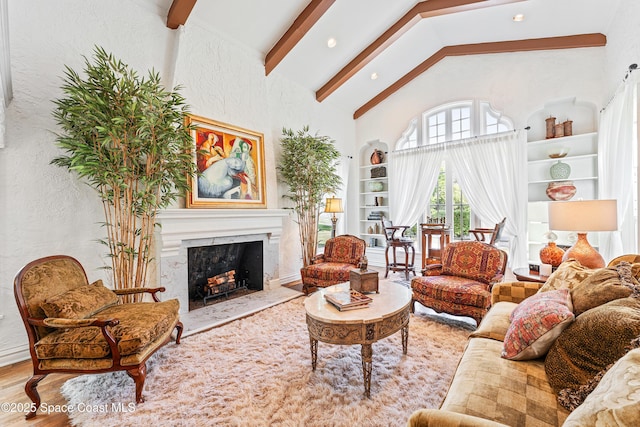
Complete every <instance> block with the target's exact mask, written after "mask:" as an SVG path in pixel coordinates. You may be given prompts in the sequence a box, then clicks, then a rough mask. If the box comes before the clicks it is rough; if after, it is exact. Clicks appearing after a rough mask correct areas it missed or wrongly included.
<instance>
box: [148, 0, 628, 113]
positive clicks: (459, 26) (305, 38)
mask: <svg viewBox="0 0 640 427" xmlns="http://www.w3.org/2000/svg"><path fill="white" fill-rule="evenodd" d="M154 1H156V2H157V3H158V4H159V6H160V7H164V8H166V10H167V26H168V27H169V28H178V27H179V26H180V25H185V26H187V27H188V26H189V25H190V24H193V23H197V24H198V25H208V26H210V27H211V29H212V31H216V32H219V33H221V34H224V35H225V36H226V37H230V38H232V39H235V40H236V41H237V42H239V43H242V44H244V45H246V46H247V47H248V48H250V49H252V50H255V51H257V52H258V53H259V55H261V57H262V58H263V59H264V64H265V75H269V74H271V73H280V74H282V75H284V76H285V77H287V78H288V79H290V80H292V81H295V82H297V83H298V84H300V85H302V86H304V87H306V88H308V89H309V90H311V91H313V92H314V93H315V95H316V99H317V100H318V102H323V101H325V100H328V99H331V100H332V101H335V102H337V103H340V104H341V105H343V106H345V107H346V108H348V109H349V110H351V111H353V115H354V118H358V117H360V116H362V115H363V114H365V113H366V112H367V111H369V110H370V109H371V108H373V107H375V106H376V105H377V104H379V103H380V102H382V101H383V100H384V99H385V98H387V97H388V96H390V95H392V94H393V93H394V92H395V91H397V90H398V89H399V88H401V87H402V86H404V85H405V84H407V83H409V82H410V81H411V80H413V79H414V78H416V77H417V76H419V75H421V74H422V73H428V72H429V71H428V70H429V68H431V67H432V66H434V65H436V64H437V63H438V62H439V61H441V60H443V59H444V58H446V57H447V56H460V55H478V54H486V53H503V52H516V51H532V50H543V49H571V48H582V47H598V46H604V45H605V44H606V33H607V30H608V28H609V24H610V22H611V20H612V17H613V14H614V13H615V10H616V8H617V6H618V4H619V2H620V0H562V1H558V0H426V1H415V0H392V1H390V0H339V1H336V0H232V1H229V0H200V1H197V0H154ZM518 14H522V15H524V20H522V21H519V22H517V21H515V20H514V19H513V18H514V16H516V15H518ZM331 38H333V39H335V41H336V44H335V47H333V48H330V47H328V40H329V39H331ZM374 73H375V74H376V75H377V78H376V79H372V75H373V74H374Z"/></svg>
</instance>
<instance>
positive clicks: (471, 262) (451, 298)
mask: <svg viewBox="0 0 640 427" xmlns="http://www.w3.org/2000/svg"><path fill="white" fill-rule="evenodd" d="M506 267H507V253H506V252H504V251H503V250H501V249H498V248H496V247H495V246H492V245H489V244H487V243H483V242H474V241H471V242H467V241H464V242H453V243H450V244H449V245H447V246H446V247H445V248H444V251H443V254H442V264H431V265H429V266H427V269H426V270H425V271H424V272H423V274H424V275H423V276H421V277H415V278H413V280H411V290H412V301H411V304H412V305H411V308H412V310H414V309H415V303H416V302H419V303H420V304H422V305H424V306H425V307H430V308H432V309H434V310H435V311H437V312H439V313H440V312H445V313H449V314H453V315H458V316H468V317H472V318H473V319H475V321H476V322H477V323H478V324H480V321H481V320H482V318H483V317H484V315H485V314H486V313H487V311H488V310H489V307H490V306H491V288H492V287H493V285H494V284H495V283H498V282H500V281H501V280H502V278H503V277H504V272H505V269H506Z"/></svg>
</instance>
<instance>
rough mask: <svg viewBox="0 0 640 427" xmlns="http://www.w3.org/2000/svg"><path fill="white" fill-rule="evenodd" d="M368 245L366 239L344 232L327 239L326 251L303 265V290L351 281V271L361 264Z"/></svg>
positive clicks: (312, 290)
mask: <svg viewBox="0 0 640 427" xmlns="http://www.w3.org/2000/svg"><path fill="white" fill-rule="evenodd" d="M366 248H367V245H366V243H365V241H364V240H362V239H360V238H358V237H356V236H352V235H350V234H343V235H341V236H336V237H333V238H331V239H329V240H327V243H325V245H324V253H322V254H319V255H316V256H315V257H314V258H313V260H312V264H310V265H307V266H306V267H302V268H301V269H300V275H301V276H302V290H303V292H304V293H305V294H309V293H310V292H314V291H315V290H316V289H317V288H319V287H320V288H326V287H327V286H331V285H335V284H338V283H343V282H348V281H349V272H350V271H351V269H352V268H356V267H358V266H359V265H360V260H361V259H362V256H363V255H364V253H365V250H366Z"/></svg>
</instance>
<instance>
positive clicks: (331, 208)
mask: <svg viewBox="0 0 640 427" xmlns="http://www.w3.org/2000/svg"><path fill="white" fill-rule="evenodd" d="M324 211H325V212H326V213H330V214H332V216H331V238H334V237H336V223H337V222H338V218H337V217H336V214H337V213H342V212H343V210H342V199H339V198H337V197H327V200H326V203H325V206H324Z"/></svg>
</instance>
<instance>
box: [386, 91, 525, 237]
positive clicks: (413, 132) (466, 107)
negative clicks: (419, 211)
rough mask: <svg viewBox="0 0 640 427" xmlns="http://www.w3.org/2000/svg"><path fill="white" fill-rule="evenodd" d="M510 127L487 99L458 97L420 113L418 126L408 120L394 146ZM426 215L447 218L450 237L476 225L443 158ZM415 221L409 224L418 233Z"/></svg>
mask: <svg viewBox="0 0 640 427" xmlns="http://www.w3.org/2000/svg"><path fill="white" fill-rule="evenodd" d="M512 129H513V123H512V122H511V120H510V119H509V118H507V117H504V116H503V115H502V113H501V112H499V111H496V110H494V109H493V108H491V105H490V104H489V102H486V101H477V100H472V101H460V102H453V103H448V104H444V105H441V106H438V107H435V108H432V109H430V110H428V111H425V112H424V113H423V114H422V121H421V126H418V119H417V118H414V119H413V120H411V121H410V123H409V126H408V127H407V129H406V130H405V131H404V132H403V133H402V136H401V137H400V139H399V140H398V141H397V143H396V150H406V149H410V148H415V147H418V146H422V145H429V144H446V143H448V142H453V141H460V140H463V139H465V138H471V137H473V136H480V135H487V134H495V133H500V132H505V131H508V130H512ZM427 218H434V219H435V218H446V220H447V223H448V224H449V225H450V226H451V227H452V231H453V236H452V237H453V238H454V239H458V240H463V239H468V238H469V229H470V228H474V227H476V226H479V225H480V224H476V221H475V217H474V215H473V212H472V211H471V209H470V207H469V204H468V202H467V200H466V198H465V195H464V193H463V192H462V190H461V189H460V186H459V185H458V183H457V179H456V177H455V176H454V174H453V173H452V172H449V171H448V168H447V162H446V160H445V161H443V162H442V165H441V168H440V175H439V177H438V182H437V185H436V188H435V189H434V190H433V194H432V195H431V198H430V200H429V205H428V206H425V210H424V218H423V219H422V221H421V222H424V220H426V219H427ZM417 230H418V224H415V225H414V226H413V227H412V230H411V231H412V232H413V233H412V234H413V235H414V236H416V237H417Z"/></svg>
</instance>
